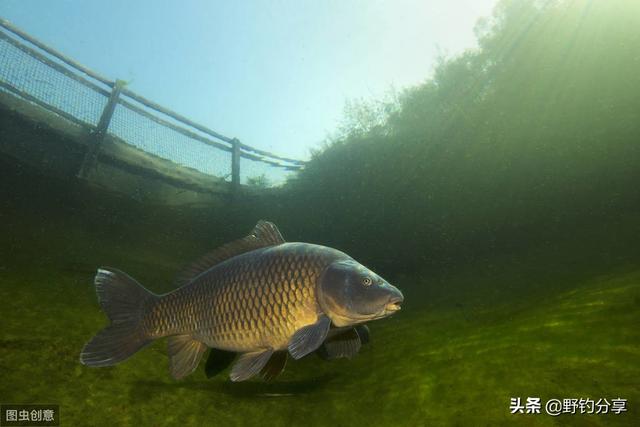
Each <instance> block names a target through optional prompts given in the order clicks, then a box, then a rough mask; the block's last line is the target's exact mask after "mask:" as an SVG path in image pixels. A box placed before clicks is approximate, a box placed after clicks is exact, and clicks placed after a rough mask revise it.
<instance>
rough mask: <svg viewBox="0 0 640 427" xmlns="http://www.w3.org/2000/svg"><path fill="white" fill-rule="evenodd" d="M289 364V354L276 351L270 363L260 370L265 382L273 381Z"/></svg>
mask: <svg viewBox="0 0 640 427" xmlns="http://www.w3.org/2000/svg"><path fill="white" fill-rule="evenodd" d="M286 364H287V352H286V351H276V352H275V353H273V354H272V355H271V358H270V359H269V361H268V362H267V363H266V365H264V367H263V368H262V369H261V370H260V376H261V377H262V378H263V379H264V380H265V381H271V380H272V379H274V378H275V377H277V376H278V375H280V374H281V373H282V371H284V367H285V365H286Z"/></svg>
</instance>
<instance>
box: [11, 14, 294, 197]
mask: <svg viewBox="0 0 640 427" xmlns="http://www.w3.org/2000/svg"><path fill="white" fill-rule="evenodd" d="M119 84H120V82H118V81H110V80H108V79H105V78H104V77H102V76H99V75H98V74H96V73H94V72H92V71H90V70H88V69H86V68H85V67H83V66H82V65H80V64H77V63H76V62H75V61H73V60H71V59H70V58H68V57H66V56H64V55H62V54H61V53H59V52H57V51H55V50H53V49H52V48H49V47H48V46H45V45H44V44H42V43H41V42H39V41H37V40H35V39H33V38H32V37H30V36H29V35H27V34H25V33H23V32H22V31H20V30H19V29H17V28H16V27H14V26H13V25H11V24H10V23H8V22H7V21H5V20H2V19H0V91H2V92H9V93H11V94H13V95H17V96H19V97H21V98H23V99H26V100H27V101H29V102H32V103H35V104H37V105H39V106H40V107H42V108H45V109H47V110H50V111H52V112H54V113H56V114H58V115H61V116H63V117H64V118H66V119H68V120H71V121H73V122H75V123H77V124H80V125H82V126H85V127H87V128H88V129H89V130H90V131H93V132H96V131H97V132H103V133H105V134H109V135H111V136H114V137H116V138H118V139H120V140H121V141H123V142H125V143H127V144H130V145H132V146H134V147H136V148H138V149H140V150H142V151H144V152H146V153H148V154H150V155H153V156H156V157H159V158H162V159H165V160H169V161H171V162H173V163H175V166H176V167H186V168H191V169H194V170H196V171H199V172H201V173H203V174H207V175H212V176H216V177H219V178H222V179H224V180H226V181H234V183H235V184H238V185H239V184H248V185H254V186H275V185H279V184H281V183H283V182H285V181H286V179H287V177H288V176H289V175H290V174H291V173H292V171H295V170H297V169H299V168H301V167H302V166H303V162H301V161H298V160H295V159H287V158H283V157H280V156H276V155H274V154H271V153H268V152H265V151H261V150H257V149H255V148H253V147H250V146H248V145H245V144H242V143H241V142H240V141H238V140H237V139H234V138H229V137H226V136H223V135H220V134H218V133H217V132H214V131H211V130H209V129H208V128H206V127H204V126H202V125H198V124H196V123H193V122H191V121H190V120H188V119H186V118H184V117H182V116H180V115H178V114H176V113H173V112H172V111H170V110H167V109H165V108H163V107H161V106H159V105H157V104H154V103H153V102H151V101H148V100H146V99H145V98H142V97H140V96H139V95H136V94H134V93H133V92H130V91H128V90H126V89H123V90H120V89H122V86H120V87H118V85H119ZM116 87H118V90H117V93H115V92H116ZM114 95H115V96H114ZM110 99H111V101H110ZM110 102H111V103H113V104H114V105H112V106H111V107H114V108H112V109H111V111H112V113H110V112H109V113H107V112H108V111H109V108H108V107H109V103H110ZM101 125H105V128H104V129H102V130H101V129H100V126H101ZM234 157H235V159H234ZM240 159H242V162H241V163H240ZM240 165H241V166H240Z"/></svg>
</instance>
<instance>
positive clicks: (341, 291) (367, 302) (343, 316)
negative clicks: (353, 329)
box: [316, 260, 404, 327]
mask: <svg viewBox="0 0 640 427" xmlns="http://www.w3.org/2000/svg"><path fill="white" fill-rule="evenodd" d="M316 294H317V296H318V302H319V304H320V307H321V308H322V310H323V311H324V313H325V314H326V315H327V316H329V318H330V319H331V321H332V322H333V324H334V325H335V326H338V327H342V326H350V325H355V324H358V323H364V322H367V321H370V320H375V319H381V318H383V317H387V316H389V315H391V314H393V313H395V312H396V311H398V310H400V304H401V303H402V301H403V300H404V296H403V295H402V292H400V290H399V289H398V288H396V287H395V286H392V285H390V284H389V282H387V281H386V280H384V279H383V278H382V277H380V276H378V275H377V274H376V273H374V272H373V271H371V270H369V269H368V268H367V267H365V266H363V265H362V264H360V263H358V262H356V261H354V260H341V261H335V262H333V263H331V264H329V265H328V266H327V267H326V268H325V270H324V272H323V273H322V275H321V276H320V279H319V281H318V284H317V288H316Z"/></svg>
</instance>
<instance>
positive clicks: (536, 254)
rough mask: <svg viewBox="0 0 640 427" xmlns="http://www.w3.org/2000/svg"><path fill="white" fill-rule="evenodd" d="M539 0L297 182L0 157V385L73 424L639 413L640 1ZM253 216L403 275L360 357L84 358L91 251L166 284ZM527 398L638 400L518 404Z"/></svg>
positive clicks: (101, 320)
mask: <svg viewBox="0 0 640 427" xmlns="http://www.w3.org/2000/svg"><path fill="white" fill-rule="evenodd" d="M534 3H535V4H534ZM540 4H541V3H540V2H527V1H507V2H502V3H501V5H500V6H499V8H498V9H497V12H496V16H495V17H494V21H493V22H487V23H486V24H485V25H484V26H480V27H479V29H478V34H479V37H480V41H481V43H480V46H481V48H480V49H479V50H478V51H475V52H469V53H468V54H466V55H465V56H463V57H460V58H454V59H449V60H445V61H443V62H442V64H441V65H440V66H439V67H438V68H437V70H436V72H435V74H434V76H433V79H431V80H428V81H426V82H425V84H424V85H422V86H420V87H417V88H414V89H411V90H407V91H406V92H404V93H402V94H401V95H400V96H399V97H398V99H395V100H393V101H389V102H388V103H387V104H385V106H384V108H378V107H379V106H376V105H360V106H356V107H354V108H353V110H352V111H350V112H348V114H347V118H346V122H345V123H346V125H345V129H343V132H342V134H340V135H337V136H336V137H335V141H333V142H331V143H330V144H328V146H327V148H326V149H325V150H324V151H322V152H319V153H318V154H317V155H316V156H314V158H313V160H312V162H311V163H310V164H309V166H308V167H307V169H306V171H305V172H304V173H303V174H302V175H301V176H300V177H299V178H298V179H296V180H295V181H293V182H291V183H290V184H289V185H288V186H286V187H285V188H283V189H280V190H276V191H273V190H270V191H267V190H265V191H264V193H263V196H258V197H256V196H251V197H240V198H236V199H235V200H228V203H227V204H226V206H225V207H224V208H216V209H212V208H206V207H205V208H198V209H188V208H167V207H164V206H157V205H150V204H145V203H141V202H139V201H135V200H129V199H126V198H122V197H118V196H116V195H112V194H107V193H105V192H103V191H99V190H96V189H92V188H90V187H88V186H86V185H85V184H83V183H80V182H78V181H77V180H76V179H75V178H74V177H68V178H64V177H51V176H45V175H42V174H40V172H39V171H38V170H37V169H35V168H30V167H27V166H25V165H22V164H19V163H16V162H15V161H13V160H12V159H10V158H7V157H3V156H0V195H1V200H0V239H1V245H0V303H1V304H2V312H1V316H0V376H1V379H2V380H1V381H0V397H1V399H0V400H2V402H6V403H20V402H25V403H57V404H60V407H61V418H62V423H63V425H158V426H160V425H274V426H279V425H283V426H285V425H286V426H291V425H327V426H347V425H348V426H358V425H368V426H377V425H381V426H382V425H384V426H386V425H407V426H416V425H460V426H476V425H492V426H495V425H511V424H514V423H517V424H521V425H542V426H545V425H576V426H584V425H594V426H599V425H602V426H605V425H607V426H608V425H620V426H624V425H634V422H633V420H637V419H640V411H639V409H638V407H639V405H640V244H639V242H640V184H639V183H640V54H639V53H638V52H639V51H638V46H640V7H639V6H638V3H637V2H632V1H623V0H613V1H607V2H598V1H593V2H591V1H568V2H560V3H558V4H557V5H552V6H548V7H546V8H544V7H543V8H540ZM554 4H555V3H554ZM536 5H537V6H536ZM25 126H26V125H25ZM1 132H2V131H0V135H2V133H1ZM33 132H35V133H38V132H40V133H41V135H42V138H52V141H53V138H55V136H51V135H49V134H47V133H46V129H34V130H33ZM261 218H264V219H268V220H271V221H274V222H275V223H276V224H278V226H279V227H280V229H281V231H282V233H283V235H284V236H285V238H286V239H288V240H292V241H308V242H313V243H320V244H326V245H329V246H333V247H336V248H339V249H342V250H345V251H346V252H348V253H349V254H351V255H352V256H354V257H355V258H356V259H358V260H359V261H361V262H363V263H364V264H365V265H367V266H369V267H371V268H372V269H374V270H375V271H377V272H378V273H380V274H381V275H382V276H384V277H385V278H387V279H388V280H389V281H390V282H391V283H393V284H395V285H396V286H398V287H399V288H401V289H402V290H403V292H404V294H405V298H406V301H405V304H404V305H403V310H402V311H401V312H399V313H398V314H396V315H394V316H393V317H391V318H389V319H384V320H380V321H377V322H374V323H372V324H371V325H370V328H371V335H372V342H371V344H369V345H367V346H365V347H363V349H362V351H361V353H360V354H359V355H358V356H357V357H356V358H354V359H353V360H338V361H332V362H325V361H323V360H321V359H319V358H317V357H315V356H313V355H312V356H310V357H307V358H305V359H303V360H301V361H298V362H291V361H290V363H289V364H288V366H287V369H286V371H285V373H284V374H283V375H282V376H281V377H279V378H278V379H277V381H274V382H272V383H264V382H261V381H259V380H256V381H250V382H246V383H239V384H234V383H230V382H229V381H228V379H227V378H226V377H225V376H220V377H216V378H214V379H211V380H208V379H206V377H205V375H204V372H203V369H202V366H201V367H200V369H199V370H198V371H196V373H194V374H193V375H191V376H189V377H188V378H187V379H185V380H183V381H174V380H172V379H171V378H170V376H169V374H168V360H167V357H166V354H165V353H166V351H165V346H166V344H165V343H164V341H163V340H161V341H160V342H157V343H155V344H154V345H153V346H151V347H150V348H147V349H145V350H143V351H141V352H140V353H138V354H136V355H135V356H134V357H132V358H131V359H130V360H127V361H126V362H125V363H123V364H121V365H118V366H116V367H111V368H101V369H91V368H87V367H85V366H82V365H80V363H79V362H78V357H79V352H80V349H81V348H82V346H83V344H84V343H85V342H86V341H87V340H88V339H89V338H90V337H91V336H92V335H93V334H94V333H95V332H96V331H97V330H98V329H100V328H101V327H102V326H103V325H104V324H105V322H106V319H105V317H104V315H103V314H102V313H101V312H100V310H99V307H98V304H97V301H96V297H95V292H94V289H93V287H92V284H91V280H92V276H93V274H94V273H95V269H96V268H97V267H98V266H114V267H117V268H119V269H122V270H124V271H126V272H128V273H129V274H131V275H132V276H133V277H136V278H137V279H138V280H139V281H140V282H141V283H142V284H144V285H145V286H146V287H148V288H149V289H151V290H153V291H155V292H163V291H167V290H169V289H171V287H172V284H171V282H172V277H173V276H174V275H175V273H176V272H177V271H178V270H179V268H180V266H181V265H183V264H184V263H186V262H188V261H190V260H192V259H193V258H195V257H197V256H198V255H200V254H202V253H203V252H205V251H208V250H210V249H212V248H213V247H215V246H217V245H219V244H222V243H224V242H226V241H229V240H231V239H235V238H237V237H240V236H243V235H245V234H246V233H247V232H248V231H249V230H251V228H252V227H253V225H254V224H255V222H256V221H257V220H258V219H261ZM512 397H522V398H523V399H525V400H526V398H527V397H540V398H542V400H543V402H544V401H546V400H547V399H551V398H558V399H565V398H591V399H595V400H598V399H600V398H607V399H609V400H611V399H613V398H625V399H628V403H627V407H628V412H627V413H625V414H619V415H616V414H607V415H567V414H564V415H561V416H560V417H557V418H554V417H551V416H548V415H545V414H540V415H527V414H516V415H512V414H510V411H509V401H510V398H512Z"/></svg>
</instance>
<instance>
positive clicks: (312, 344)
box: [289, 314, 331, 360]
mask: <svg viewBox="0 0 640 427" xmlns="http://www.w3.org/2000/svg"><path fill="white" fill-rule="evenodd" d="M330 326H331V320H330V319H329V318H328V317H327V316H325V315H324V314H322V315H320V316H319V317H318V320H317V321H316V323H314V324H313V325H309V326H305V327H304V328H301V329H298V330H297V331H296V333H295V334H293V337H292V338H291V341H290V342H289V353H291V356H293V358H294V359H296V360H297V359H300V358H302V357H304V356H306V355H307V354H309V353H311V352H312V351H315V350H316V349H317V348H318V347H320V345H321V344H322V342H323V341H324V340H325V338H326V337H327V333H328V332H329V327H330Z"/></svg>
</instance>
